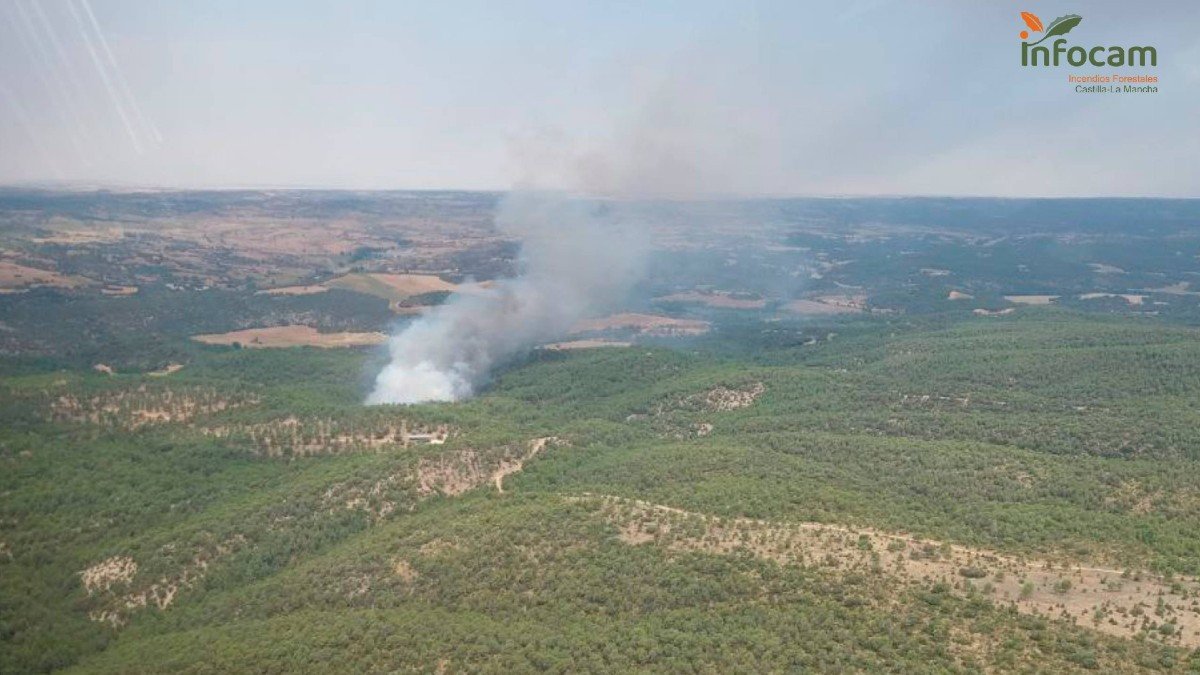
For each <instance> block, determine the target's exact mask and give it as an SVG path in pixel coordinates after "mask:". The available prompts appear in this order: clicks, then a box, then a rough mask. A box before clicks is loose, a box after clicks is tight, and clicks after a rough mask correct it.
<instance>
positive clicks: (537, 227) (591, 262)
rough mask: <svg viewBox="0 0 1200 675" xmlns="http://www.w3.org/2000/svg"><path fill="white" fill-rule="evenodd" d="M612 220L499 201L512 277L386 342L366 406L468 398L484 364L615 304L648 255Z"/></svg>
mask: <svg viewBox="0 0 1200 675" xmlns="http://www.w3.org/2000/svg"><path fill="white" fill-rule="evenodd" d="M621 213H622V208H621V207H620V205H619V204H616V203H612V202H597V201H591V200H584V199H573V198H570V197H568V196H566V195H554V194H546V193H515V194H513V195H510V196H508V197H506V198H505V200H504V201H503V202H502V204H501V206H500V209H499V212H498V214H497V217H496V224H497V227H498V228H499V229H500V230H501V232H503V233H505V234H507V235H509V236H512V237H514V238H517V239H519V240H520V241H521V253H520V257H519V269H520V274H519V276H517V277H515V278H512V279H502V280H499V281H497V282H496V283H495V284H494V285H492V286H491V287H490V288H486V289H480V291H479V292H478V293H457V294H455V295H453V296H451V299H450V301H449V302H447V303H446V304H444V305H441V306H439V307H437V308H435V309H434V310H432V311H431V312H430V313H429V314H427V315H425V316H424V317H421V318H420V319H417V320H416V321H414V322H413V323H411V324H409V325H408V326H407V327H406V328H405V329H404V330H402V331H401V332H400V333H399V334H397V335H395V336H393V337H392V338H391V340H390V341H389V343H388V350H389V352H390V354H391V362H390V363H388V364H387V365H386V366H385V367H384V368H383V370H382V371H381V372H380V373H379V375H378V376H377V377H376V379H375V389H374V390H373V391H372V392H371V394H370V396H368V397H367V403H369V404H379V403H420V402H425V401H456V400H460V399H463V398H466V397H469V396H471V395H472V394H473V393H474V392H475V390H476V388H477V387H478V386H479V385H480V384H482V383H484V382H485V381H486V379H487V377H488V373H489V372H490V371H491V369H492V368H493V367H495V366H497V365H499V364H501V363H503V362H504V361H506V360H508V359H511V358H513V357H514V356H516V355H518V354H520V353H521V352H523V351H525V350H528V349H530V348H532V347H533V346H535V345H537V344H539V343H542V342H546V341H550V340H553V339H556V338H559V337H561V336H562V335H564V334H565V333H566V332H567V331H568V330H569V329H570V327H571V324H573V323H575V322H576V321H577V320H579V319H581V318H584V317H585V316H588V315H590V314H593V313H596V312H600V311H603V310H605V309H606V308H609V307H610V306H612V305H614V304H615V303H618V302H619V301H620V300H621V299H622V298H623V297H624V296H625V295H626V294H627V293H628V292H629V290H630V288H631V287H632V286H633V284H634V283H636V282H637V280H638V278H639V277H640V275H641V270H642V268H643V265H644V260H645V252H646V250H647V249H646V246H645V245H644V239H643V236H642V233H640V232H638V231H637V230H636V229H634V228H633V227H632V226H631V223H630V222H628V221H626V220H625V219H624V218H622V217H621V215H620V214H621Z"/></svg>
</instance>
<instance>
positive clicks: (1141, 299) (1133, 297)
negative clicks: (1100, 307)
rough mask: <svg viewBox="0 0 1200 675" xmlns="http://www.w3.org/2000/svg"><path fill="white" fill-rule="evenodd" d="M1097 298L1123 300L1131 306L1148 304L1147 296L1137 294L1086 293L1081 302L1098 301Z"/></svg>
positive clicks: (1081, 297)
mask: <svg viewBox="0 0 1200 675" xmlns="http://www.w3.org/2000/svg"><path fill="white" fill-rule="evenodd" d="M1097 298H1121V299H1122V300H1124V301H1125V302H1127V303H1129V304H1131V305H1141V304H1143V303H1145V302H1146V296H1144V295H1138V294H1136V293H1084V294H1083V295H1081V296H1079V299H1080V300H1096V299H1097Z"/></svg>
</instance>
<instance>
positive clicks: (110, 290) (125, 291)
mask: <svg viewBox="0 0 1200 675" xmlns="http://www.w3.org/2000/svg"><path fill="white" fill-rule="evenodd" d="M100 292H101V293H102V294H104V295H112V296H116V297H125V296H130V295H137V292H138V287H137V286H105V287H104V288H101V289H100Z"/></svg>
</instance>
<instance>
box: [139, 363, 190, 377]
mask: <svg viewBox="0 0 1200 675" xmlns="http://www.w3.org/2000/svg"><path fill="white" fill-rule="evenodd" d="M181 370H183V364H182V363H168V364H167V365H165V366H163V367H162V368H160V369H158V370H152V371H150V372H148V373H146V374H147V375H149V376H150V377H166V376H167V375H171V374H173V373H178V372H179V371H181Z"/></svg>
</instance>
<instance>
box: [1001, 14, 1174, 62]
mask: <svg viewBox="0 0 1200 675" xmlns="http://www.w3.org/2000/svg"><path fill="white" fill-rule="evenodd" d="M1021 19H1022V20H1023V21H1024V22H1025V25H1026V26H1028V27H1029V30H1027V31H1025V30H1023V31H1021V65H1022V66H1058V65H1061V64H1062V61H1064V60H1065V61H1066V62H1067V63H1068V64H1070V65H1072V66H1084V65H1089V64H1090V65H1093V66H1113V67H1118V66H1147V65H1149V66H1157V65H1158V51H1157V50H1155V49H1154V47H1103V46H1101V47H1081V46H1078V45H1074V46H1071V47H1068V46H1067V39H1066V38H1065V37H1063V36H1065V35H1066V34H1067V33H1070V32H1071V31H1072V30H1074V28H1075V27H1076V26H1078V25H1079V24H1080V23H1081V22H1082V21H1083V17H1081V16H1079V15H1078V14H1067V15H1066V16H1060V17H1058V18H1057V19H1055V20H1054V21H1051V22H1050V25H1048V26H1045V27H1043V26H1042V20H1041V19H1039V18H1038V17H1037V15H1036V14H1033V13H1030V12H1021ZM1031 32H1032V33H1042V37H1041V39H1040V40H1038V41H1037V42H1026V41H1025V40H1028V39H1029V36H1030V34H1031ZM1050 38H1058V39H1056V40H1054V41H1053V42H1051V43H1050V46H1040V45H1041V44H1042V43H1043V42H1045V41H1046V40H1049V39H1050Z"/></svg>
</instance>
